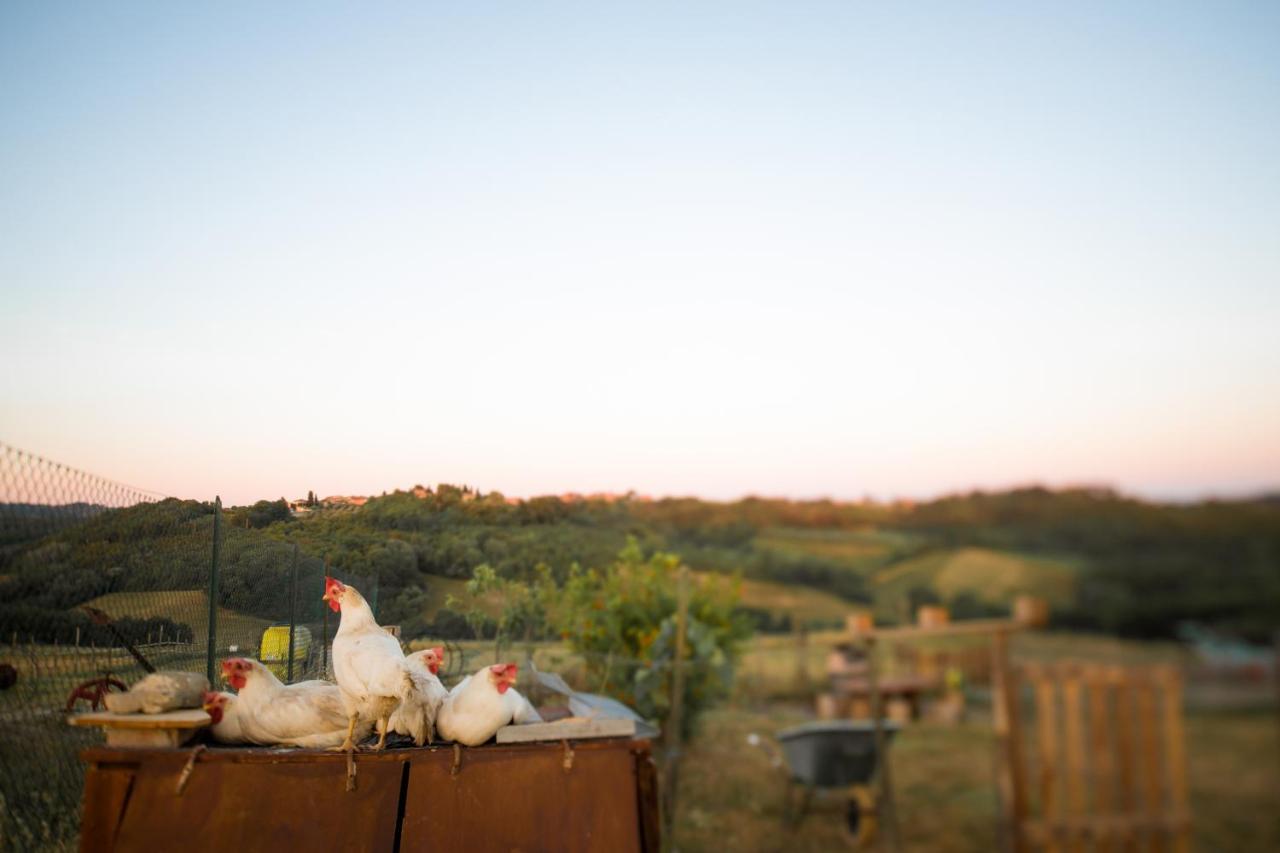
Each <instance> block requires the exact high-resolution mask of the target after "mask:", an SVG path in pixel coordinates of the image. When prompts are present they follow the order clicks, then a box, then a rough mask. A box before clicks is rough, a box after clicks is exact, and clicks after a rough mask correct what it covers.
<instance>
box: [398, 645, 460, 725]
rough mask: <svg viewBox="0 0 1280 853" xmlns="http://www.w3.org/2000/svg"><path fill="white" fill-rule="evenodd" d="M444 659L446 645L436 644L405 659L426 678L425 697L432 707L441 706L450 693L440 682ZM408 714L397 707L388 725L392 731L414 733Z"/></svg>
mask: <svg viewBox="0 0 1280 853" xmlns="http://www.w3.org/2000/svg"><path fill="white" fill-rule="evenodd" d="M443 660H444V647H443V646H436V647H434V648H430V649H423V650H422V651H420V652H414V653H413V654H411V655H409V656H407V657H406V658H405V661H406V662H407V663H408V664H409V666H410V667H411V668H412V669H413V670H414V671H415V672H417V673H418V674H419V675H421V676H423V678H425V679H426V684H427V687H426V691H425V699H426V702H427V704H428V705H429V706H430V707H432V708H439V707H440V704H441V703H442V702H444V700H445V697H446V696H448V695H449V691H448V690H446V689H445V687H444V685H443V684H441V683H440V676H439V675H438V674H437V673H439V672H440V663H441V662H442V661H443ZM405 717H406V715H405V714H402V713H401V711H400V709H399V708H397V709H396V710H395V711H394V712H393V713H392V714H391V719H390V720H389V721H388V727H389V728H390V730H391V731H393V732H397V733H399V734H402V735H412V734H413V732H412V731H411V730H410V723H409V722H408V721H407V720H406V719H405Z"/></svg>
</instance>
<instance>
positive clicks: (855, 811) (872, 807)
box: [844, 785, 876, 847]
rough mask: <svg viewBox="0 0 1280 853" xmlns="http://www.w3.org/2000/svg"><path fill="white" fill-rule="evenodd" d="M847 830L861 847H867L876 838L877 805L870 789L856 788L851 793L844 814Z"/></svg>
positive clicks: (859, 786)
mask: <svg viewBox="0 0 1280 853" xmlns="http://www.w3.org/2000/svg"><path fill="white" fill-rule="evenodd" d="M844 820H845V828H846V829H848V831H849V837H850V838H852V839H853V842H854V844H856V845H857V846H859V847H867V846H869V845H870V844H871V842H872V841H874V840H875V837H876V803H875V797H874V795H873V794H872V793H871V790H870V789H869V788H865V787H863V786H861V785H858V786H856V787H855V788H854V789H853V790H851V791H850V792H849V801H848V804H847V805H846V806H845V812H844Z"/></svg>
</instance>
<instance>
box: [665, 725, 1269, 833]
mask: <svg viewBox="0 0 1280 853" xmlns="http://www.w3.org/2000/svg"><path fill="white" fill-rule="evenodd" d="M807 718H808V715H807V714H806V713H805V712H804V711H803V710H801V709H799V708H796V707H794V706H784V705H762V706H757V707H754V708H729V709H723V710H719V711H715V712H712V713H711V714H709V715H708V716H707V718H706V719H705V720H704V722H703V726H702V730H701V734H700V736H699V737H698V739H697V740H696V741H695V742H694V743H693V744H692V746H691V748H690V749H689V750H688V752H687V758H686V760H685V763H684V765H683V766H682V770H681V805H680V809H679V812H678V816H677V826H676V842H677V845H678V847H679V848H680V849H681V850H683V851H704V850H705V851H717V853H718V851H724V850H735V851H736V850H759V851H775V850H777V851H781V850H786V851H789V853H800V851H827V850H840V849H849V848H850V846H851V845H850V843H849V838H848V835H847V833H846V832H845V830H844V828H843V818H842V813H841V811H840V807H839V797H838V796H832V798H831V799H829V800H828V804H827V808H826V810H825V811H818V812H816V813H814V814H811V815H810V816H809V817H808V818H807V819H806V820H805V821H804V822H803V823H802V824H801V826H800V827H799V829H798V830H795V831H791V830H788V829H785V828H784V827H783V824H782V793H783V776H782V771H781V770H779V769H777V768H775V767H773V766H771V764H770V758H769V756H768V755H767V754H766V753H765V752H764V751H762V750H761V749H759V748H753V747H750V746H748V745H747V743H746V737H747V734H748V733H750V732H756V733H759V734H760V735H762V736H772V735H773V734H775V733H776V732H777V731H778V730H780V729H782V728H785V727H787V726H789V725H793V724H795V723H798V722H802V721H804V720H805V719H807ZM1278 731H1280V729H1278V726H1277V720H1276V718H1275V716H1274V715H1272V714H1215V715H1192V716H1191V717H1189V718H1188V721H1187V748H1188V761H1189V765H1190V774H1191V801H1192V809H1193V818H1194V821H1195V838H1196V847H1197V849H1200V850H1275V849H1280V813H1278V812H1277V811H1276V809H1275V798H1276V794H1277V792H1280V770H1278V765H1277V760H1276V759H1277V750H1278V749H1280V742H1278V740H1277V733H1278ZM994 757H995V744H994V740H993V738H992V735H991V728H990V724H989V722H988V721H987V720H986V719H983V718H978V719H975V720H973V721H971V722H967V723H965V724H962V725H959V726H956V727H951V728H948V727H942V726H938V725H933V724H920V725H915V726H912V727H910V728H908V729H906V730H905V731H903V732H902V733H901V735H900V736H899V737H898V739H897V740H896V742H895V743H894V744H893V746H892V748H891V762H892V764H891V766H892V770H893V775H894V781H895V791H896V798H897V804H898V818H899V825H900V828H901V833H902V840H903V846H904V849H906V850H929V851H939V853H968V851H973V853H978V851H988V850H992V849H996V798H995V790H994V777H993V771H994V766H995V764H994Z"/></svg>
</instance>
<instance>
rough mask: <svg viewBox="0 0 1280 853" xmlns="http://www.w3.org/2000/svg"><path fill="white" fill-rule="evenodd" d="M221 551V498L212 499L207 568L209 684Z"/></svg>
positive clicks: (214, 652)
mask: <svg viewBox="0 0 1280 853" xmlns="http://www.w3.org/2000/svg"><path fill="white" fill-rule="evenodd" d="M221 550H222V498H221V497H216V496H215V497H214V499H213V564H212V565H211V566H210V568H209V630H208V640H209V646H208V650H207V654H206V657H205V676H206V677H207V678H208V679H209V684H210V685H213V684H216V683H217V682H216V681H215V680H214V678H213V659H214V657H215V656H216V655H217V651H218V558H219V557H220V556H221Z"/></svg>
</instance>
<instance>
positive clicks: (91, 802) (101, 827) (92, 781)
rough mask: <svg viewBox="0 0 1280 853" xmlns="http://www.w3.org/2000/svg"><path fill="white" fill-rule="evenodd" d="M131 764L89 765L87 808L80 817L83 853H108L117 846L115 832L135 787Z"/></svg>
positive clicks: (85, 789)
mask: <svg viewBox="0 0 1280 853" xmlns="http://www.w3.org/2000/svg"><path fill="white" fill-rule="evenodd" d="M133 774H134V766H133V765H132V764H97V763H94V764H90V765H89V768H88V770H87V771H86V772H85V776H84V808H83V810H82V811H81V815H80V853H99V851H101V852H102V853H106V851H109V850H111V849H113V848H114V847H115V841H116V832H117V830H118V829H119V827H120V818H121V816H122V815H123V814H124V809H125V804H126V803H127V802H128V801H129V793H130V790H131V789H132V787H133Z"/></svg>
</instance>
